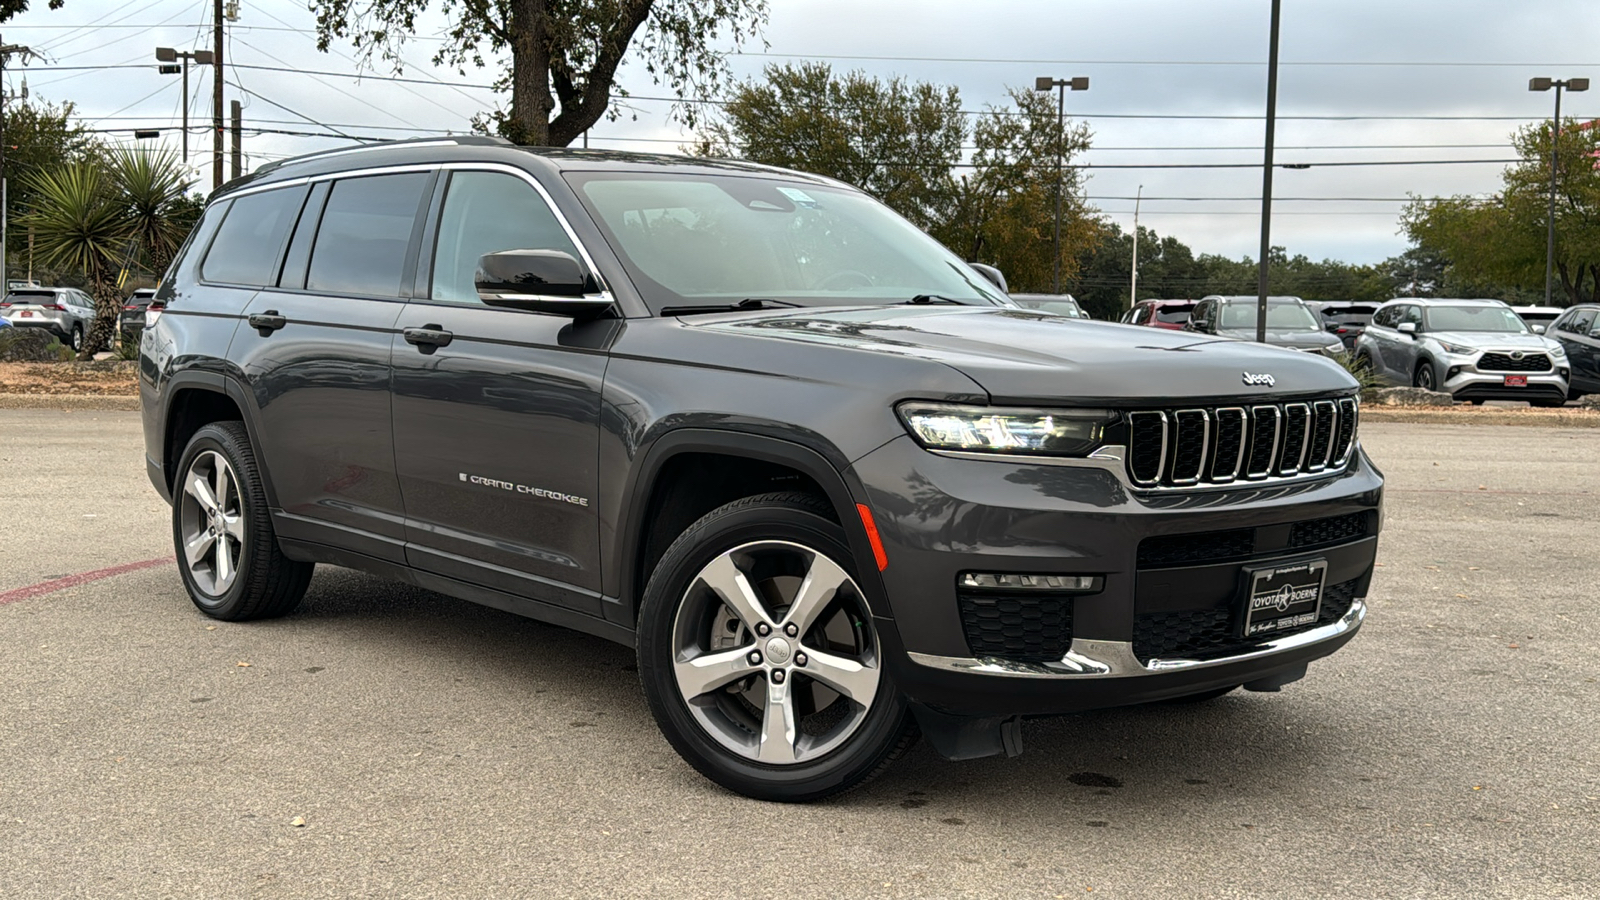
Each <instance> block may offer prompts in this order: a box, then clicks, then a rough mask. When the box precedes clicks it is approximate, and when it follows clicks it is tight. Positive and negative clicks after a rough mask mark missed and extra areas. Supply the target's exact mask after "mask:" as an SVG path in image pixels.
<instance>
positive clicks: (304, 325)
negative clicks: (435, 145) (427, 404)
mask: <svg viewBox="0 0 1600 900" xmlns="http://www.w3.org/2000/svg"><path fill="white" fill-rule="evenodd" d="M434 178H435V173H434V172H433V171H431V170H429V169H426V168H421V169H414V170H410V171H399V172H394V171H390V172H384V173H380V174H372V175H351V176H346V177H342V178H338V179H335V180H328V181H321V182H319V183H317V184H315V185H314V186H313V187H312V188H311V190H310V193H309V195H308V197H307V200H306V203H305V211H304V213H303V214H302V215H301V216H300V221H299V224H298V225H297V226H296V228H295V232H294V237H293V239H292V240H291V241H290V242H289V248H288V252H287V253H286V254H285V256H284V261H283V266H282V273H281V275H280V277H279V278H278V281H277V283H276V284H274V285H272V286H270V287H267V288H265V289H263V290H261V291H260V292H259V293H258V294H256V296H255V297H254V298H253V299H252V300H251V301H250V304H249V307H248V308H247V310H246V320H245V322H244V324H243V326H242V327H241V328H240V329H239V331H238V334H237V335H236V336H235V338H234V341H233V349H232V351H231V353H230V356H232V357H233V359H235V360H236V361H238V362H239V363H240V365H242V366H243V368H244V370H245V374H246V376H247V377H248V379H249V382H250V388H251V391H252V392H253V394H254V397H255V401H256V405H257V407H258V409H259V440H260V443H261V448H260V451H259V452H260V453H261V454H262V456H263V457H264V462H265V465H266V468H267V469H268V471H269V472H270V473H271V478H272V483H273V487H274V489H275V490H276V493H277V500H278V505H279V510H278V511H277V512H276V513H275V515H274V520H275V525H276V527H277V530H278V533H279V534H280V535H282V536H283V537H286V538H290V539H298V540H304V541H311V542H315V543H322V544H330V545H333V546H337V547H341V548H344V549H347V550H354V551H356V552H359V553H364V554H366V555H368V556H372V557H376V558H378V559H384V560H388V561H391V562H403V561H404V558H405V551H404V549H403V547H402V544H403V542H404V536H405V529H404V524H403V513H404V510H403V507H402V505H401V501H400V485H399V482H398V480H397V479H396V476H395V471H394V441H393V436H392V432H391V430H390V427H391V426H390V402H389V397H390V395H389V381H390V375H391V367H390V353H391V345H392V344H393V342H394V338H395V327H394V326H395V321H396V319H397V318H398V317H399V315H400V310H401V309H402V308H404V300H403V295H404V294H407V293H409V291H408V290H402V288H403V287H405V286H408V285H409V283H410V282H409V275H410V271H411V268H412V267H413V266H414V262H413V261H414V259H415V244H416V241H417V240H419V234H418V230H419V227H420V226H419V221H420V215H419V213H420V211H421V209H422V206H423V204H424V203H425V202H426V200H427V197H428V196H429V192H430V188H431V185H432V182H433V179H434Z"/></svg>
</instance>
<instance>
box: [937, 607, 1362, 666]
mask: <svg viewBox="0 0 1600 900" xmlns="http://www.w3.org/2000/svg"><path fill="white" fill-rule="evenodd" d="M1366 616H1367V604H1366V601H1365V600H1364V599H1361V598H1356V599H1354V600H1352V601H1351V603H1350V610H1349V611H1348V612H1346V613H1345V614H1344V615H1343V616H1342V617H1340V618H1339V619H1338V620H1337V621H1334V622H1330V623H1328V624H1327V625H1319V626H1317V627H1316V628H1312V629H1308V630H1306V631H1302V632H1300V633H1299V634H1291V635H1288V636H1287V637H1282V638H1278V639H1277V640H1273V641H1265V642H1263V643H1262V645H1261V646H1260V647H1259V648H1257V649H1255V650H1251V651H1250V652H1248V653H1239V654H1236V655H1234V656H1225V657H1221V658H1219V659H1205V660H1197V659H1152V660H1150V662H1149V663H1148V664H1145V663H1142V662H1140V661H1139V658H1138V657H1137V656H1135V655H1134V653H1133V642H1131V641H1097V640H1088V639H1085V638H1073V640H1072V647H1071V649H1069V650H1068V651H1067V653H1066V655H1065V656H1063V657H1062V658H1061V660H1060V661H1059V662H1048V663H1024V662H1015V661H1012V660H1006V659H997V658H993V657H981V658H980V657H970V656H938V655H935V654H931V653H918V652H916V651H907V653H906V655H907V656H909V657H910V658H911V661H912V662H914V663H916V664H918V665H921V666H928V667H929V668H934V669H944V670H948V671H955V672H961V673H964V674H969V675H993V676H999V677H1002V678H1034V679H1037V678H1051V679H1054V678H1065V679H1087V678H1140V677H1144V676H1149V675H1163V674H1166V673H1168V672H1177V671H1195V670H1197V669H1212V668H1217V667H1219V666H1227V665H1232V664H1234V663H1240V662H1249V661H1251V660H1257V659H1263V658H1266V657H1269V656H1272V655H1274V654H1277V653H1282V652H1284V651H1286V650H1294V649H1298V648H1300V647H1307V646H1310V645H1312V644H1318V643H1321V642H1322V641H1326V640H1330V639H1332V638H1336V637H1339V636H1341V635H1344V634H1348V633H1350V632H1353V631H1356V630H1357V629H1359V628H1360V627H1361V624H1362V622H1363V621H1365V619H1366Z"/></svg>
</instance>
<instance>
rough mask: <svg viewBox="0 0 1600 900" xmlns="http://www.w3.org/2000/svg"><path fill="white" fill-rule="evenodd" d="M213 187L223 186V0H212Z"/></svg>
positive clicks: (214, 188) (213, 188)
mask: <svg viewBox="0 0 1600 900" xmlns="http://www.w3.org/2000/svg"><path fill="white" fill-rule="evenodd" d="M212 17H213V20H214V21H213V23H212V34H211V37H212V40H213V41H214V43H215V47H214V48H213V49H212V66H211V189H212V190H213V191H215V190H216V189H217V188H219V187H222V0H213V2H212Z"/></svg>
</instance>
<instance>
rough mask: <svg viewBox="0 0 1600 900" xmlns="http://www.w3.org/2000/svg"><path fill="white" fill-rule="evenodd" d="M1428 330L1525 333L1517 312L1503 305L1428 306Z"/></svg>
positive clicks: (1524, 326) (1525, 327)
mask: <svg viewBox="0 0 1600 900" xmlns="http://www.w3.org/2000/svg"><path fill="white" fill-rule="evenodd" d="M1427 316H1428V330H1429V331H1488V332H1495V333H1500V334H1525V333H1527V331H1528V326H1527V325H1524V324H1523V322H1522V320H1521V319H1520V318H1518V317H1517V314H1516V313H1514V312H1512V311H1511V310H1509V309H1506V308H1505V307H1503V306H1430V307H1428V310H1427Z"/></svg>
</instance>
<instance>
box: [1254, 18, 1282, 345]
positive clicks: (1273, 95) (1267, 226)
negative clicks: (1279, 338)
mask: <svg viewBox="0 0 1600 900" xmlns="http://www.w3.org/2000/svg"><path fill="white" fill-rule="evenodd" d="M1279 2H1280V0H1272V38H1271V45H1270V48H1269V49H1268V51H1267V140H1266V159H1265V161H1263V162H1262V164H1261V271H1260V273H1259V274H1258V275H1257V279H1256V340H1257V341H1259V342H1260V343H1263V344H1265V343H1266V342H1267V272H1268V269H1269V265H1270V262H1271V260H1270V259H1269V257H1270V256H1271V254H1272V141H1273V131H1274V129H1275V128H1276V127H1277V124H1278V6H1279Z"/></svg>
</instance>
